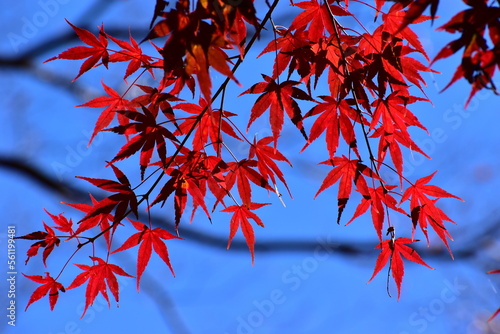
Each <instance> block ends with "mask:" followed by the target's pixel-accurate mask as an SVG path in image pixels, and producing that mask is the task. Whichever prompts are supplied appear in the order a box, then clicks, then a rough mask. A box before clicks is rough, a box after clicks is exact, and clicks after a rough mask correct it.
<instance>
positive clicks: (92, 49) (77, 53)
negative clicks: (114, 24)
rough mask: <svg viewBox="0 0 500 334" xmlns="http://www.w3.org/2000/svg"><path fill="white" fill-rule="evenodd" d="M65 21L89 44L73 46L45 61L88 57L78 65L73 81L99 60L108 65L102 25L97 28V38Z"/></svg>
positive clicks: (106, 44) (105, 40) (106, 45)
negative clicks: (78, 69) (77, 71)
mask: <svg viewBox="0 0 500 334" xmlns="http://www.w3.org/2000/svg"><path fill="white" fill-rule="evenodd" d="M66 22H68V24H69V25H70V26H71V27H72V28H73V29H74V30H75V32H76V34H77V35H78V37H79V38H80V39H81V40H82V42H84V43H85V44H87V45H89V46H75V47H73V48H70V49H68V50H66V51H63V52H62V53H60V54H59V55H58V56H56V57H52V58H50V59H47V60H46V61H45V62H49V61H52V60H55V59H71V60H76V59H85V58H88V59H87V60H85V61H84V62H83V64H82V66H81V67H80V72H79V73H78V75H77V76H76V78H74V79H73V81H75V80H76V79H78V78H79V77H80V76H81V75H82V74H83V73H85V72H87V71H88V70H90V69H91V68H92V67H94V65H96V64H97V62H99V61H100V60H102V64H103V65H104V66H106V67H108V61H109V55H108V49H107V47H108V40H107V38H106V36H107V35H106V33H105V32H104V26H101V27H100V28H99V38H97V37H95V36H94V35H93V34H92V33H91V32H90V31H88V30H85V29H82V28H78V27H77V26H74V25H73V24H71V22H69V21H68V20H66Z"/></svg>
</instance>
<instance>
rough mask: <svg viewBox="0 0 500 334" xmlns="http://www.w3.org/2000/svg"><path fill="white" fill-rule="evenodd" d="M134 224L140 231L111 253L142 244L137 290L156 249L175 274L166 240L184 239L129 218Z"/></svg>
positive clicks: (138, 261)
mask: <svg viewBox="0 0 500 334" xmlns="http://www.w3.org/2000/svg"><path fill="white" fill-rule="evenodd" d="M129 221H130V222H131V223H132V225H133V226H134V227H135V229H136V230H138V231H139V232H137V233H135V234H133V235H132V236H130V237H129V238H128V239H127V240H126V241H125V242H124V243H123V245H121V246H120V247H118V248H117V249H116V250H114V251H113V252H111V253H110V254H114V253H117V252H121V251H124V250H126V249H129V248H132V247H135V246H137V245H139V244H140V246H139V251H138V255H137V276H136V277H137V290H139V285H140V282H141V277H142V273H143V272H144V270H145V269H146V267H147V265H148V263H149V259H150V258H151V253H152V251H153V250H154V251H155V253H156V254H158V255H159V256H160V257H161V259H162V260H163V262H165V264H166V265H167V266H168V268H169V269H170V271H171V272H172V275H174V276H175V273H174V269H173V268H172V265H171V264H170V259H169V257H168V250H167V246H166V245H165V241H163V240H168V239H182V238H179V237H177V236H175V235H173V234H172V233H170V232H168V231H166V230H164V229H162V228H159V227H157V228H155V229H151V228H149V227H148V226H146V225H145V224H143V223H141V222H138V221H134V220H131V219H129Z"/></svg>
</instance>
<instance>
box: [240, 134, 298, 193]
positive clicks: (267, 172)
mask: <svg viewBox="0 0 500 334" xmlns="http://www.w3.org/2000/svg"><path fill="white" fill-rule="evenodd" d="M272 141H273V137H265V138H262V139H260V140H259V141H258V142H257V141H256V138H254V141H253V144H252V146H251V147H250V151H249V155H248V159H250V160H251V159H253V158H254V157H257V160H256V161H257V168H258V169H259V172H260V174H261V175H262V176H263V177H264V178H265V179H266V180H267V181H268V182H269V179H271V182H272V183H273V185H276V178H275V176H277V177H278V179H279V180H280V181H281V182H283V184H284V185H285V187H286V189H287V190H288V193H290V189H289V188H288V185H287V184H286V180H285V177H284V176H283V172H282V171H281V170H280V169H279V167H278V166H277V165H276V163H275V162H274V161H275V160H277V161H284V162H286V163H288V164H289V165H290V166H291V165H292V164H291V163H290V161H288V159H287V158H286V157H285V156H284V155H283V154H281V153H280V152H279V151H278V150H277V149H275V148H272V147H270V146H268V145H269V144H270V143H271V142H272ZM290 195H291V193H290Z"/></svg>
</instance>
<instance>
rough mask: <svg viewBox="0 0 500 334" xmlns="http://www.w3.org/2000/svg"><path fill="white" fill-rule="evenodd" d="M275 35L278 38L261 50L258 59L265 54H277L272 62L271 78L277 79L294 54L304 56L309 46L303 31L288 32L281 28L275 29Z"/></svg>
mask: <svg viewBox="0 0 500 334" xmlns="http://www.w3.org/2000/svg"><path fill="white" fill-rule="evenodd" d="M276 33H277V34H278V35H279V36H280V37H278V38H276V39H275V40H272V41H270V42H269V44H268V45H267V46H266V47H265V48H264V49H263V50H262V52H261V53H260V54H259V55H258V57H260V56H262V55H263V54H265V53H269V52H277V53H276V59H275V61H274V70H273V77H274V78H277V77H278V76H279V75H280V74H281V73H282V72H283V71H284V70H285V68H286V67H287V66H288V64H290V61H291V60H292V58H293V56H295V52H297V53H298V54H304V52H306V50H307V48H308V47H310V46H309V39H308V38H307V34H306V33H305V32H304V30H303V29H298V30H297V31H294V32H292V31H290V30H286V29H282V28H277V29H276Z"/></svg>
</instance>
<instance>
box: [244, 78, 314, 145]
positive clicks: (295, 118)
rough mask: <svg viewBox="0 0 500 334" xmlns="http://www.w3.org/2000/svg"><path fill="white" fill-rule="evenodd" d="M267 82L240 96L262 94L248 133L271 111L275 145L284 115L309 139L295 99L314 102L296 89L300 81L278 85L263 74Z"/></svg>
mask: <svg viewBox="0 0 500 334" xmlns="http://www.w3.org/2000/svg"><path fill="white" fill-rule="evenodd" d="M262 77H263V78H264V80H265V82H259V83H257V84H255V85H253V86H252V87H250V88H249V89H248V90H246V91H244V92H243V93H241V94H240V96H241V95H243V94H260V93H263V94H262V95H260V96H259V97H258V98H257V101H256V102H255V104H254V106H253V107H252V111H251V115H250V120H249V121H248V126H247V131H248V129H249V128H250V126H251V125H252V123H253V122H254V121H255V120H256V119H257V118H259V117H260V116H262V114H263V113H264V112H265V111H266V110H267V109H269V110H270V114H269V122H270V124H271V130H272V132H273V137H274V145H275V146H276V145H277V142H278V137H279V136H280V133H281V129H282V128H283V123H284V113H285V112H286V113H287V115H288V117H290V119H291V120H292V123H293V124H295V126H296V127H297V128H298V129H299V130H300V132H301V133H302V135H303V136H304V137H305V138H306V139H307V135H306V133H305V131H304V128H303V126H302V114H301V112H300V108H299V105H298V104H297V101H295V99H301V100H312V99H311V97H310V96H309V95H308V94H307V93H306V92H304V91H303V90H301V89H299V88H297V87H295V86H296V85H298V84H300V82H298V81H292V80H287V81H284V82H282V83H280V84H278V83H277V82H276V81H275V80H274V79H273V78H271V77H269V76H267V75H265V74H262Z"/></svg>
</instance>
